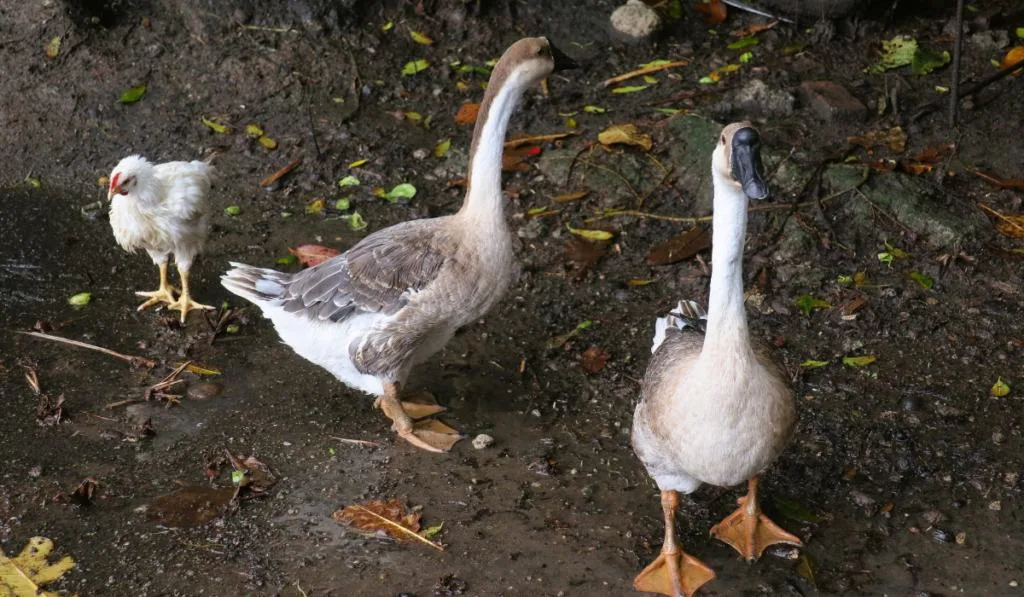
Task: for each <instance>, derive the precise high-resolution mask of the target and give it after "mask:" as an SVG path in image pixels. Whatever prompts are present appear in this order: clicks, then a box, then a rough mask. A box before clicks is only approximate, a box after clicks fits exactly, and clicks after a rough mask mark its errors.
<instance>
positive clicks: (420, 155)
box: [412, 147, 430, 160]
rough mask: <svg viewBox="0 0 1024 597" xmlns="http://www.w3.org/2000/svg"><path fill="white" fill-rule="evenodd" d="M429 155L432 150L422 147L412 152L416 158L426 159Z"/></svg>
mask: <svg viewBox="0 0 1024 597" xmlns="http://www.w3.org/2000/svg"><path fill="white" fill-rule="evenodd" d="M428 155H430V152H429V151H427V150H426V149H423V148H422V147H421V148H419V149H417V150H416V151H414V152H412V157H414V158H416V159H417V160H425V159H426V158H427V156H428Z"/></svg>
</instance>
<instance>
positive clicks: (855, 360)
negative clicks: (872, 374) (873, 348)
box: [843, 354, 875, 367]
mask: <svg viewBox="0 0 1024 597" xmlns="http://www.w3.org/2000/svg"><path fill="white" fill-rule="evenodd" d="M874 362H875V355H873V354H866V355H864V356H860V357H843V364H844V365H846V366H847V367H867V366H868V365H870V364H871V363H874Z"/></svg>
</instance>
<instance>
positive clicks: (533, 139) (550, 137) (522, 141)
mask: <svg viewBox="0 0 1024 597" xmlns="http://www.w3.org/2000/svg"><path fill="white" fill-rule="evenodd" d="M575 134H576V133H574V132H571V131H570V132H568V133H549V134H547V135H527V134H520V135H513V136H512V138H511V139H509V140H508V141H505V149H515V148H517V147H520V146H522V145H536V144H538V143H547V142H548V141H558V140H559V139H564V138H566V137H569V136H571V135H575Z"/></svg>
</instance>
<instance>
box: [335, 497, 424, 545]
mask: <svg viewBox="0 0 1024 597" xmlns="http://www.w3.org/2000/svg"><path fill="white" fill-rule="evenodd" d="M421 517H422V514H421V513H420V512H418V511H410V510H407V509H406V507H405V506H404V505H403V504H402V502H400V501H398V500H397V499H394V498H392V499H389V500H387V501H383V500H370V501H367V502H363V503H362V504H352V505H350V506H345V507H344V508H342V509H341V510H337V511H336V512H334V514H332V515H331V518H333V519H334V520H335V521H336V522H338V523H339V524H344V525H347V526H349V527H352V528H354V529H356V530H358V531H361V532H363V533H366V534H369V535H374V536H379V535H381V534H383V535H386V536H388V537H391V538H393V539H395V540H397V541H399V542H403V543H404V542H406V541H411V540H417V541H420V542H421V543H426V544H427V545H429V546H431V547H433V548H434V549H436V550H438V551H444V546H443V545H441V544H440V543H437V542H435V541H431V540H430V539H428V538H426V537H424V536H423V535H421V534H420V532H419V530H420V518H421ZM434 533H436V531H434Z"/></svg>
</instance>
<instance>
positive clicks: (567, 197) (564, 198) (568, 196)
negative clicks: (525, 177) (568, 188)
mask: <svg viewBox="0 0 1024 597" xmlns="http://www.w3.org/2000/svg"><path fill="white" fill-rule="evenodd" d="M589 193H590V191H577V192H575V193H563V194H561V195H555V196H554V197H552V198H551V200H552V201H554V202H555V203H571V202H573V201H579V200H580V199H583V198H584V197H586V196H587V195H588V194H589Z"/></svg>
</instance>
